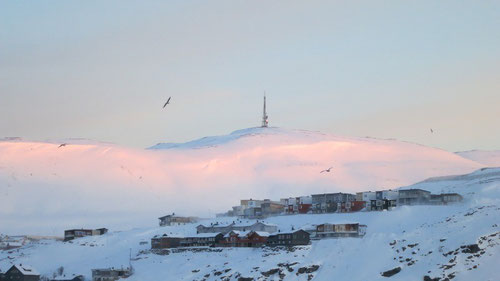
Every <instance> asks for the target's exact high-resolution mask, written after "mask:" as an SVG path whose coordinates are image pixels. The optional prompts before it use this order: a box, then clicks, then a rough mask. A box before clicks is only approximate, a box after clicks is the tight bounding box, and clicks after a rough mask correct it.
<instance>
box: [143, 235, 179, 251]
mask: <svg viewBox="0 0 500 281" xmlns="http://www.w3.org/2000/svg"><path fill="white" fill-rule="evenodd" d="M181 239H182V237H180V236H169V235H167V234H163V235H161V236H155V237H153V238H151V249H166V248H177V247H180V246H181Z"/></svg>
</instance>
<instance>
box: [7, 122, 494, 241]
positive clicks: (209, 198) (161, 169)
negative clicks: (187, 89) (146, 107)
mask: <svg viewBox="0 0 500 281" xmlns="http://www.w3.org/2000/svg"><path fill="white" fill-rule="evenodd" d="M62 143H67V145H65V146H60V144H62ZM484 166H485V165H482V164H479V163H477V162H474V161H472V160H468V159H464V158H463V157H460V156H458V155H456V154H454V153H450V152H447V151H444V150H440V149H435V148H430V147H425V146H422V145H417V144H413V143H407V142H401V141H396V140H380V139H373V138H354V137H349V138H348V137H339V136H334V135H329V134H323V133H319V132H310V131H303V130H287V129H280V128H250V129H244V130H240V131H236V132H234V133H232V134H230V135H227V136H218V137H207V138H203V139H200V140H196V141H192V142H187V143H185V144H168V145H162V144H159V145H157V146H154V147H153V149H148V150H144V149H131V148H124V147H120V146H118V145H113V144H109V143H100V142H92V141H88V140H82V139H76V140H75V139H73V140H61V141H59V142H29V141H23V140H19V139H5V140H3V141H0V199H1V200H2V204H0V225H1V226H2V229H1V232H4V233H9V234H31V233H33V234H47V235H61V233H62V230H63V229H66V228H71V227H92V228H98V227H108V228H111V229H130V228H131V227H135V226H137V227H145V226H152V225H154V224H156V218H157V217H159V216H161V215H164V214H166V213H170V212H173V211H175V212H177V213H181V214H186V215H197V216H202V217H210V216H213V215H214V214H215V213H216V212H221V211H225V210H227V209H229V208H230V207H231V206H234V205H237V204H238V202H239V200H240V199H244V198H262V199H263V198H272V199H279V198H281V197H288V196H300V195H309V194H312V193H319V192H336V191H346V192H349V191H350V192H354V191H359V190H376V189H383V188H395V187H399V186H403V185H408V184H413V183H415V182H418V181H421V180H424V179H426V178H429V177H435V176H442V175H453V174H463V173H469V172H472V171H474V170H476V169H479V168H481V167H484ZM329 167H333V168H332V172H331V173H322V174H320V173H319V172H320V171H321V170H323V169H326V168H329ZM221 198H223V199H221Z"/></svg>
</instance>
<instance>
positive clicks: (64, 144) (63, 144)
mask: <svg viewBox="0 0 500 281" xmlns="http://www.w3.org/2000/svg"><path fill="white" fill-rule="evenodd" d="M63 146H66V143H61V145H60V146H59V147H58V148H60V147H63Z"/></svg>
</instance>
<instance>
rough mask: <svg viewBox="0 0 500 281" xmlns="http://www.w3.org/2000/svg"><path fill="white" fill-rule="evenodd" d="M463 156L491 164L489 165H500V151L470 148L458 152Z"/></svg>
mask: <svg viewBox="0 0 500 281" xmlns="http://www.w3.org/2000/svg"><path fill="white" fill-rule="evenodd" d="M456 154H458V155H460V156H461V157H463V158H466V159H470V160H472V161H475V162H477V163H480V164H483V165H486V166H489V167H500V151H499V150H493V151H487V150H470V151H460V152H456Z"/></svg>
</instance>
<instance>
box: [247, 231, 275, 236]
mask: <svg viewBox="0 0 500 281" xmlns="http://www.w3.org/2000/svg"><path fill="white" fill-rule="evenodd" d="M252 233H257V234H258V235H259V236H261V237H269V235H271V234H269V232H264V231H251V232H249V233H248V234H247V236H248V235H250V234H252Z"/></svg>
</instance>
